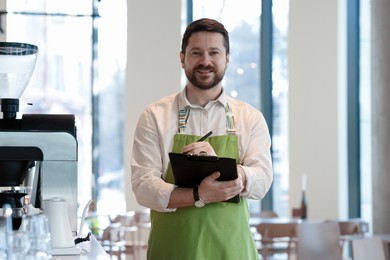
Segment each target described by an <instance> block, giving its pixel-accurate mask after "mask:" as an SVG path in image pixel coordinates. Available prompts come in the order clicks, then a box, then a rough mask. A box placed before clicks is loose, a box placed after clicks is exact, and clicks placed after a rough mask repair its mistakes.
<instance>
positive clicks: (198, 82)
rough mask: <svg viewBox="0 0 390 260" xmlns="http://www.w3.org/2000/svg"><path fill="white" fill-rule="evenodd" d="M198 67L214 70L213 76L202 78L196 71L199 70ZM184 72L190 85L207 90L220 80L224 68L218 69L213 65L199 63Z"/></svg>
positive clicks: (223, 74)
mask: <svg viewBox="0 0 390 260" xmlns="http://www.w3.org/2000/svg"><path fill="white" fill-rule="evenodd" d="M199 69H206V70H210V71H212V72H214V73H215V74H214V76H212V79H208V78H204V77H202V76H200V75H199V74H197V73H196V72H197V70H199ZM185 74H186V77H187V79H188V81H189V82H190V83H191V84H192V85H194V86H195V87H197V88H199V89H204V90H207V89H211V88H213V87H215V86H217V85H218V84H219V83H220V82H221V81H222V79H223V77H224V76H225V70H223V71H219V70H218V69H216V68H215V67H211V66H202V65H200V66H197V67H195V68H194V69H192V70H185ZM207 77H209V76H207Z"/></svg>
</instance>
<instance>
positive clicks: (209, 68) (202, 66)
mask: <svg viewBox="0 0 390 260" xmlns="http://www.w3.org/2000/svg"><path fill="white" fill-rule="evenodd" d="M195 69H197V70H199V69H206V70H214V66H210V65H208V66H204V65H198V66H196V67H195Z"/></svg>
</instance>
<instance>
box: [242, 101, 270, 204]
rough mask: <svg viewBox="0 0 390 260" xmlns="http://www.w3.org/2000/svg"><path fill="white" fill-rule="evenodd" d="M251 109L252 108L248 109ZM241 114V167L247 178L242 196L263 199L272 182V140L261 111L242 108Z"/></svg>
mask: <svg viewBox="0 0 390 260" xmlns="http://www.w3.org/2000/svg"><path fill="white" fill-rule="evenodd" d="M248 109H250V108H248ZM238 111H241V113H240V114H239V116H240V119H239V121H238V122H239V124H238V125H239V131H238V132H239V134H240V138H239V139H240V165H239V166H238V167H241V168H242V170H243V171H244V173H245V176H246V187H245V191H244V192H242V193H241V195H242V196H244V197H246V198H249V199H257V200H258V199H262V198H263V197H264V196H265V194H266V193H267V192H268V191H269V189H270V187H271V184H272V180H273V173H272V159H271V138H270V134H269V130H268V126H267V123H266V121H265V119H264V116H263V115H262V114H261V113H260V112H259V111H247V110H246V109H244V108H242V109H241V110H238Z"/></svg>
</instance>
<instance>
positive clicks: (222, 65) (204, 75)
mask: <svg viewBox="0 0 390 260" xmlns="http://www.w3.org/2000/svg"><path fill="white" fill-rule="evenodd" d="M185 52H186V53H185V55H184V54H183V53H180V60H181V65H182V67H183V69H184V71H185V74H186V76H187V79H188V81H189V82H190V83H191V84H192V85H194V86H195V87H198V88H200V89H210V88H213V87H215V86H217V85H218V84H220V82H221V81H222V79H223V77H224V75H225V71H226V68H227V64H228V63H229V55H226V49H225V47H224V45H223V36H222V35H221V34H219V33H214V32H196V33H194V34H192V35H191V37H190V39H189V41H188V46H187V48H186V51H185Z"/></svg>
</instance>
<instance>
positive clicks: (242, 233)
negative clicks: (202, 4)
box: [131, 19, 273, 260]
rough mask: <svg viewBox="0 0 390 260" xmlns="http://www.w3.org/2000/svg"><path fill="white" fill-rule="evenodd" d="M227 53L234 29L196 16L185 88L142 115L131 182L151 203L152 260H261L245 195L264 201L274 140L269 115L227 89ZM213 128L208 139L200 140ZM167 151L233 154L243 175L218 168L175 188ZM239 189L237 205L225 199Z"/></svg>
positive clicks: (185, 57)
mask: <svg viewBox="0 0 390 260" xmlns="http://www.w3.org/2000/svg"><path fill="white" fill-rule="evenodd" d="M229 58H230V47H229V35H228V32H227V31H226V29H225V28H224V26H223V25H222V24H220V23H219V22H217V21H215V20H212V19H200V20H197V21H194V22H192V23H191V24H190V25H189V26H188V27H187V29H186V31H185V33H184V36H183V39H182V47H181V52H180V61H181V65H182V68H183V69H184V71H185V74H186V76H187V79H188V83H187V85H186V87H185V88H184V90H183V91H181V92H180V93H178V94H174V95H171V96H168V97H165V98H162V99H160V100H159V101H157V102H155V103H153V104H151V105H150V106H149V107H148V108H146V110H145V111H144V112H143V113H142V114H141V116H140V119H139V121H138V124H137V128H136V131H135V136H134V145H133V158H132V165H131V166H132V187H133V191H134V193H135V195H136V198H137V201H138V203H140V204H141V205H143V206H145V207H148V208H151V209H152V210H151V222H152V228H151V232H150V236H149V244H148V252H147V257H148V259H153V260H154V259H167V260H176V259H177V260H185V259H188V260H208V259H210V260H218V259H220V260H230V259H231V260H237V259H245V260H250V259H258V254H257V251H256V249H255V246H254V242H253V238H252V236H251V232H250V229H249V209H248V205H247V202H246V199H247V198H250V199H262V198H263V197H264V195H265V194H266V193H267V191H268V190H269V188H270V186H271V183H272V178H273V177H272V164H271V156H270V146H271V141H270V136H269V132H268V127H267V125H266V122H265V120H264V117H263V115H262V114H261V113H260V112H259V111H258V110H256V109H254V108H253V107H251V106H250V105H248V104H246V103H244V102H242V101H239V100H236V99H233V98H231V97H228V96H227V95H226V93H225V92H224V89H223V86H222V83H221V82H222V79H223V77H224V74H225V70H226V68H227V65H228V63H229ZM209 131H213V134H212V135H211V136H210V137H208V138H207V139H206V140H205V141H202V142H197V140H198V139H199V138H200V137H201V136H203V135H205V134H206V133H208V132H209ZM169 152H176V153H189V154H199V153H203V154H204V153H206V154H207V155H217V156H220V157H230V158H234V159H236V160H237V162H238V166H237V171H238V178H237V179H235V180H231V181H217V179H218V177H219V176H220V173H219V172H214V173H212V174H211V175H210V176H208V177H206V178H205V179H204V180H203V181H202V182H201V183H200V185H199V186H198V187H195V188H183V187H177V186H175V185H174V179H173V175H172V171H171V168H170V165H169V157H168V154H169ZM237 194H240V197H241V200H240V202H239V203H231V202H225V201H226V200H228V199H230V198H232V197H234V196H236V195H237ZM195 205H196V206H195Z"/></svg>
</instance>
